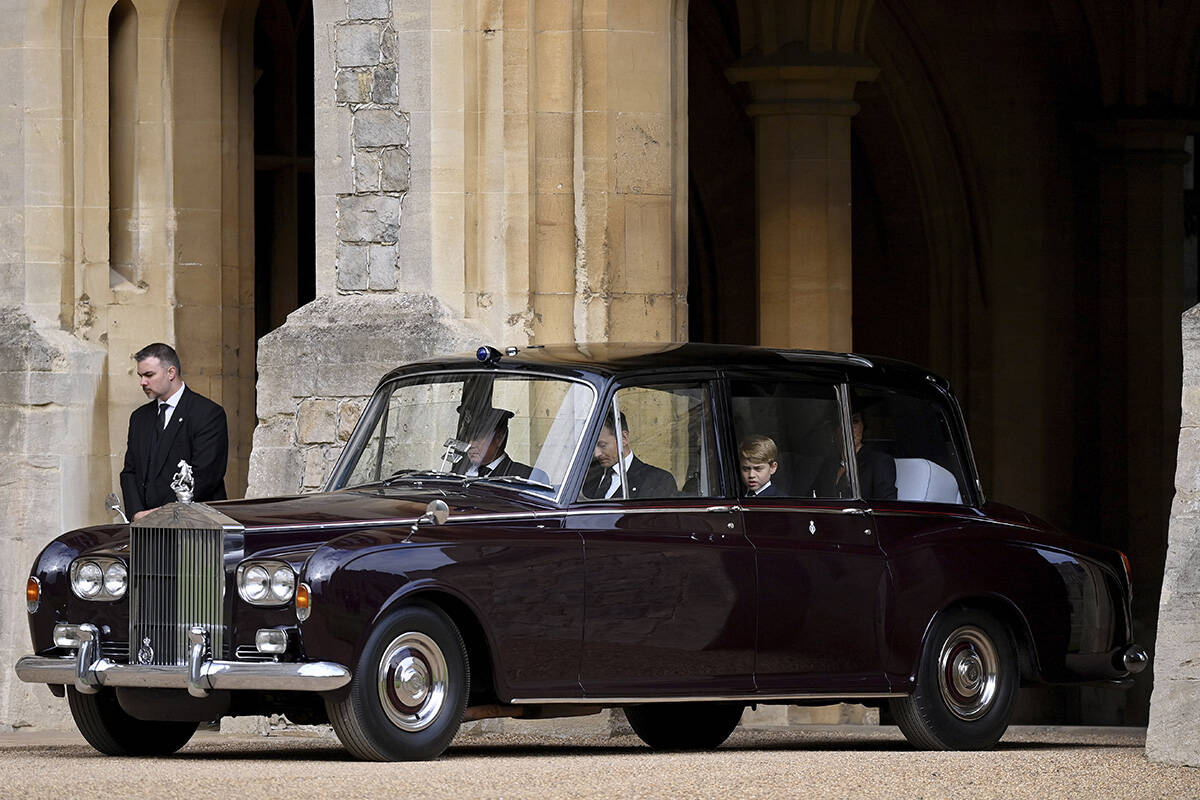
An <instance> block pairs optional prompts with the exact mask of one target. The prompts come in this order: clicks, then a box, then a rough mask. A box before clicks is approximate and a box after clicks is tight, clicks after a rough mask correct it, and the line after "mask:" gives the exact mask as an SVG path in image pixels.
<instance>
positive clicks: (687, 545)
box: [16, 343, 1148, 761]
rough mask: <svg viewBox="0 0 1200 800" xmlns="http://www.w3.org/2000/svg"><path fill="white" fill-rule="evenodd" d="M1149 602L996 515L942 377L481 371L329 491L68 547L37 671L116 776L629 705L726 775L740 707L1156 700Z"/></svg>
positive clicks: (396, 394) (36, 617) (359, 458)
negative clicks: (330, 741)
mask: <svg viewBox="0 0 1200 800" xmlns="http://www.w3.org/2000/svg"><path fill="white" fill-rule="evenodd" d="M181 475H184V477H185V478H186V469H181ZM184 489H186V486H184ZM181 497H182V498H183V499H184V500H186V499H187V497H186V492H182V493H181ZM1131 591H1132V590H1131V583H1130V567H1129V562H1128V560H1127V559H1126V558H1125V556H1124V555H1123V554H1121V553H1119V552H1117V551H1115V550H1110V549H1107V548H1104V547H1101V546H1098V545H1096V544H1091V543H1088V542H1086V541H1082V540H1079V539H1073V538H1070V537H1069V536H1067V535H1066V534H1064V533H1062V532H1059V531H1058V530H1055V529H1053V528H1052V527H1051V526H1049V525H1048V524H1046V523H1045V522H1042V521H1040V520H1039V519H1037V518H1035V517H1034V516H1032V515H1030V514H1027V513H1025V512H1022V511H1018V510H1017V509H1015V508H1011V507H1008V506H1005V505H1001V504H998V503H995V502H991V501H989V500H988V499H987V498H986V497H985V496H984V491H983V487H982V483H981V481H980V477H979V475H978V474H977V472H976V466H975V463H974V460H973V458H972V455H971V447H970V444H969V441H968V438H967V430H966V427H965V425H964V421H963V418H962V413H961V411H960V409H959V406H958V403H957V402H956V400H955V397H954V395H953V394H952V393H951V390H950V387H949V385H948V384H947V382H946V381H945V380H944V379H942V378H940V377H938V376H937V375H935V374H933V373H931V372H929V371H928V370H925V369H922V368H920V367H917V366H913V365H910V364H905V363H901V362H898V361H893V360H888V359H883V358H873V357H866V356H861V355H853V354H845V353H825V352H812V351H798V350H780V349H768V348H755V347H741V346H717V345H701V344H654V345H630V344H611V343H609V344H594V345H570V346H530V347H521V348H516V347H509V348H505V349H503V350H501V349H497V348H494V347H491V346H487V345H485V346H481V347H480V348H479V351H478V352H477V353H473V354H472V353H468V354H464V355H455V356H446V357H439V358H435V359H431V360H427V361H422V362H419V363H411V364H406V365H403V366H400V367H398V368H397V369H395V370H393V371H391V372H389V373H388V374H387V375H385V376H384V377H383V378H382V379H381V380H380V381H379V384H378V387H377V388H376V390H375V392H374V395H373V396H372V397H371V399H370V401H369V402H368V403H367V405H366V407H365V409H364V410H363V412H362V415H361V417H360V419H359V421H358V423H357V426H356V427H355V428H354V431H353V433H352V434H351V436H350V438H349V440H348V442H347V443H346V446H345V447H344V449H343V450H342V452H341V454H340V457H339V460H338V461H337V462H336V465H335V466H334V467H333V468H332V471H331V473H330V476H329V477H328V479H327V482H326V484H325V486H324V487H323V489H322V491H320V492H317V493H311V494H306V495H300V496H294V497H278V498H269V499H250V500H233V501H223V502H214V503H209V504H202V503H189V502H182V501H181V502H175V503H171V504H168V505H166V506H163V507H161V508H159V509H156V510H155V511H153V512H152V513H151V514H150V515H148V516H145V517H143V518H141V519H139V520H137V521H135V522H133V523H132V524H128V523H122V524H110V525H97V526H93V527H88V528H83V529H80V530H75V531H71V532H68V533H64V534H63V535H61V536H59V537H58V538H57V539H55V540H54V541H52V542H51V543H50V544H49V545H48V546H47V547H46V548H45V550H43V551H42V553H41V554H40V555H39V557H38V559H37V561H36V562H35V563H34V565H33V568H32V570H31V572H30V576H29V581H28V586H27V597H26V599H27V604H28V612H29V629H30V634H31V637H32V649H33V652H32V654H30V655H28V656H26V657H23V658H21V659H20V661H19V662H18V664H17V665H16V670H17V674H18V675H19V677H20V678H21V680H24V681H29V682H35V683H44V684H46V685H47V686H48V687H49V689H50V691H51V692H53V693H54V694H55V695H57V696H59V697H63V696H64V695H65V697H66V699H67V702H68V704H69V706H70V709H71V713H72V714H73V717H74V719H75V722H76V724H77V725H78V727H79V730H80V731H81V732H82V734H83V736H84V737H85V738H86V739H87V741H88V742H89V743H90V744H91V745H92V746H93V747H95V748H96V749H97V750H99V751H101V752H103V753H107V754H110V755H146V754H159V755H161V754H167V753H171V752H174V751H176V750H178V749H179V748H180V747H182V746H183V745H184V744H186V743H187V742H188V740H189V738H190V737H191V736H192V735H193V733H194V732H195V730H196V728H197V726H198V724H199V723H201V722H205V721H210V720H214V719H219V718H222V717H225V716H238V715H263V714H283V715H286V717H287V718H288V719H290V720H292V721H294V722H296V723H325V722H328V723H330V724H331V725H332V727H333V729H334V731H335V732H336V733H337V736H338V738H339V739H340V740H341V742H342V743H343V745H344V746H345V747H346V749H347V750H349V751H350V753H352V754H353V755H354V756H356V757H358V758H361V759H367V760H379V761H385V760H401V759H428V758H434V757H437V756H438V755H440V754H441V753H442V752H443V751H444V750H445V749H446V747H447V746H448V745H449V743H450V741H451V739H452V738H453V736H454V735H455V733H456V731H457V730H458V728H459V726H460V724H461V723H463V722H464V721H465V720H476V719H482V718H487V717H513V718H521V719H536V718H546V717H555V716H570V715H580V714H588V713H596V712H599V711H601V710H603V709H606V708H620V709H623V713H624V714H625V715H626V716H627V717H628V720H629V724H630V725H631V726H632V728H633V730H634V732H636V733H637V735H638V736H640V737H641V738H642V739H643V740H644V741H645V742H646V743H647V744H648V745H650V746H651V747H654V748H662V749H680V748H693V749H695V748H711V747H716V746H718V745H720V744H721V743H722V742H723V741H725V739H726V738H727V737H728V736H729V734H730V733H731V732H732V731H733V729H734V728H735V727H736V725H737V724H738V721H739V719H740V718H741V715H742V712H743V710H744V709H745V708H746V707H747V706H750V705H758V704H827V703H833V702H839V701H847V702H854V703H862V704H866V705H868V706H886V707H887V708H888V709H889V712H888V713H889V714H890V717H891V718H892V719H894V720H895V722H896V723H897V724H898V725H899V726H900V728H901V730H902V731H903V732H904V734H905V736H906V737H907V738H908V740H909V741H910V742H911V744H912V745H913V746H914V747H917V748H923V749H982V748H989V747H991V746H993V745H994V744H995V743H996V742H997V741H998V740H999V738H1000V737H1001V735H1002V734H1003V733H1004V731H1005V729H1006V728H1007V726H1008V723H1009V719H1010V717H1011V714H1012V710H1013V705H1014V700H1015V698H1016V696H1017V692H1018V689H1019V688H1020V687H1021V686H1023V685H1030V684H1037V683H1054V684H1066V683H1090V684H1099V685H1108V686H1113V687H1120V686H1127V685H1129V684H1130V683H1131V682H1132V681H1133V676H1134V675H1135V674H1136V673H1137V672H1139V671H1140V670H1141V669H1142V668H1143V667H1144V666H1145V665H1146V663H1147V660H1148V656H1147V654H1146V652H1145V650H1144V649H1143V648H1141V647H1139V646H1138V645H1137V644H1136V643H1135V642H1134V641H1133V640H1132V624H1131V614H1130V596H1131Z"/></svg>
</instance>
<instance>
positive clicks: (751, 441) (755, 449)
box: [738, 433, 779, 464]
mask: <svg viewBox="0 0 1200 800" xmlns="http://www.w3.org/2000/svg"><path fill="white" fill-rule="evenodd" d="M738 455H740V456H741V457H742V458H743V459H744V460H746V461H749V462H750V463H751V464H772V463H774V462H776V461H778V460H779V448H778V447H776V446H775V440H774V439H772V438H771V437H770V436H762V435H760V434H757V433H756V434H754V435H752V436H747V437H746V438H745V439H742V442H741V444H739V445H738Z"/></svg>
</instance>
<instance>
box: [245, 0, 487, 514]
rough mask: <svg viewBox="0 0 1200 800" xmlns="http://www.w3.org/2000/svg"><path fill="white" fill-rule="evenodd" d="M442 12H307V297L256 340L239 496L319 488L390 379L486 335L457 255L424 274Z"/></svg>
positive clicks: (386, 0) (373, 5) (335, 2)
mask: <svg viewBox="0 0 1200 800" xmlns="http://www.w3.org/2000/svg"><path fill="white" fill-rule="evenodd" d="M446 13H449V12H447V10H446V8H445V7H441V6H439V5H438V4H431V3H429V2H428V0H425V1H424V2H421V1H420V0H350V2H349V3H346V2H343V1H342V0H317V2H314V3H313V31H314V38H315V41H314V48H313V52H314V58H315V63H314V72H315V76H316V83H315V87H314V88H315V91H314V96H313V103H314V120H315V128H316V130H315V147H316V154H315V155H316V158H315V181H316V220H315V228H316V258H317V264H316V270H317V299H316V300H314V301H313V302H312V303H309V304H308V305H306V306H304V307H303V308H300V309H298V310H297V311H295V312H293V313H292V314H291V315H289V317H288V319H287V322H286V323H284V324H283V325H282V326H281V327H279V328H277V329H276V330H274V331H272V332H271V333H270V334H268V335H267V336H265V337H263V338H262V340H261V341H260V342H259V346H258V373H259V379H258V386H257V389H258V399H257V405H258V407H257V416H258V426H257V427H256V428H255V431H254V443H253V450H252V452H251V455H250V475H249V486H248V487H247V490H246V495H247V496H248V497H262V496H265V495H272V494H295V493H297V492H302V491H313V490H315V489H317V488H319V487H320V486H321V484H322V482H323V481H324V478H325V476H326V475H327V474H328V472H329V470H330V469H331V468H332V466H333V464H334V462H336V460H337V458H338V456H339V455H340V454H341V450H342V447H343V446H344V444H345V442H346V439H347V438H348V437H349V434H350V431H351V429H352V428H353V426H354V423H355V422H357V420H358V416H359V414H360V413H361V411H362V408H363V406H364V403H365V400H366V398H367V397H368V396H369V395H370V394H371V391H372V390H373V389H374V387H375V384H376V382H377V381H378V380H379V378H380V377H381V376H382V375H383V374H384V373H385V372H386V371H387V370H389V369H391V368H393V367H395V366H398V365H400V364H402V363H405V362H406V361H413V360H417V359H420V358H426V357H429V356H431V355H434V354H436V353H445V352H456V351H462V350H469V349H474V347H475V346H476V345H477V344H478V343H479V342H480V341H482V340H485V339H486V338H487V334H486V332H485V330H484V328H483V327H482V326H480V325H478V324H476V323H471V322H468V321H467V320H465V319H464V318H463V316H462V266H461V259H460V260H459V262H458V264H457V266H456V265H455V263H454V262H453V261H450V262H449V263H445V262H443V263H442V264H440V265H439V267H438V268H436V269H435V264H434V260H435V252H434V247H433V241H434V235H433V233H432V225H431V211H432V208H433V206H434V204H435V201H434V193H435V192H434V188H433V183H434V180H435V176H434V175H433V170H432V169H431V166H430V165H431V163H432V158H431V152H432V151H433V149H434V148H435V145H436V141H435V140H437V138H438V133H439V131H438V128H439V126H440V125H442V124H443V122H444V121H443V120H440V119H438V118H436V117H437V115H435V114H434V113H433V110H434V107H435V99H437V98H440V99H444V97H443V96H442V95H438V91H437V90H436V88H435V84H436V80H435V75H434V68H433V62H432V58H431V52H430V51H431V42H433V41H435V40H439V41H440V38H441V37H442V32H441V31H440V30H439V25H441V24H442V23H441V22H439V21H438V20H437V19H436V17H437V16H438V15H439V14H442V15H444V14H446ZM437 80H445V78H444V76H441V77H437ZM435 96H437V97H436V98H435ZM460 113H461V112H460ZM443 128H444V126H443ZM442 132H443V133H444V132H445V131H444V130H443V131H442Z"/></svg>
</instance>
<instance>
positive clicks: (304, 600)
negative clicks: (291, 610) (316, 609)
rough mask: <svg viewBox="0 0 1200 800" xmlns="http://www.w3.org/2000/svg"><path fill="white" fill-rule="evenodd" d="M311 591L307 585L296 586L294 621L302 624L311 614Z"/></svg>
mask: <svg viewBox="0 0 1200 800" xmlns="http://www.w3.org/2000/svg"><path fill="white" fill-rule="evenodd" d="M311 592H312V590H311V589H310V588H308V584H307V583H301V584H298V585H297V586H296V619H298V620H300V621H301V622H304V620H306V619H308V615H309V614H311V613H312V594H311Z"/></svg>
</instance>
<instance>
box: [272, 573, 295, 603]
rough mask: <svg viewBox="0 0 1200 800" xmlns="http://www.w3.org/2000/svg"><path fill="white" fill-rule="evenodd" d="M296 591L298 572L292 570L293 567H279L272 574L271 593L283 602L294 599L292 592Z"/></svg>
mask: <svg viewBox="0 0 1200 800" xmlns="http://www.w3.org/2000/svg"><path fill="white" fill-rule="evenodd" d="M295 591H296V573H294V572H292V568H291V567H279V568H278V569H276V570H275V572H274V573H273V574H272V575H271V594H273V595H275V598H276V599H277V600H279V601H281V602H285V603H286V602H287V601H288V600H291V599H292V593H293V592H295Z"/></svg>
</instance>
